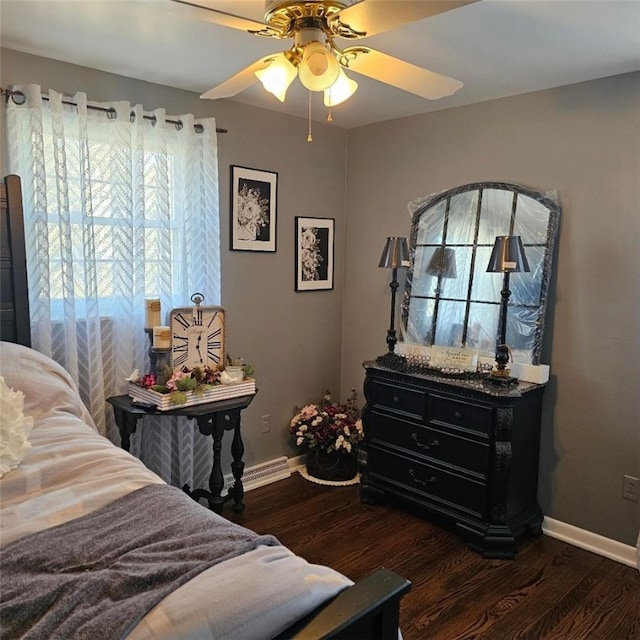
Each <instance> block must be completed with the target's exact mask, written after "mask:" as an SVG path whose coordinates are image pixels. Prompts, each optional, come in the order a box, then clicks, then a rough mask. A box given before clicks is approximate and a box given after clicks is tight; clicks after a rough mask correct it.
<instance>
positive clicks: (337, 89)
mask: <svg viewBox="0 0 640 640" xmlns="http://www.w3.org/2000/svg"><path fill="white" fill-rule="evenodd" d="M357 88H358V83H357V82H356V81H355V80H352V79H351V78H350V77H349V76H348V75H347V74H346V73H345V72H344V71H343V70H342V67H340V72H339V73H338V79H337V80H336V81H335V82H334V83H333V84H332V85H331V86H330V87H329V88H328V89H325V90H324V106H325V107H335V106H336V105H338V104H341V103H342V102H344V101H345V100H347V99H348V98H350V97H351V96H352V95H353V94H354V93H355V92H356V89H357Z"/></svg>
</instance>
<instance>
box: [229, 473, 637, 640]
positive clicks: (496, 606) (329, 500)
mask: <svg viewBox="0 0 640 640" xmlns="http://www.w3.org/2000/svg"><path fill="white" fill-rule="evenodd" d="M245 504H246V508H245V511H244V512H243V513H242V514H233V513H232V511H231V509H228V508H227V509H225V512H224V515H225V516H227V517H228V518H229V519H231V520H233V521H235V522H238V523H240V524H242V525H244V526H246V527H249V528H251V529H253V530H254V531H257V532H258V533H272V534H274V535H276V536H277V537H278V539H279V540H280V542H282V543H283V544H284V545H286V546H288V547H289V548H290V549H292V550H293V551H295V552H296V553H297V554H298V555H301V556H302V557H304V558H306V559H307V560H308V561H309V562H312V563H319V564H325V565H329V566H331V567H333V568H334V569H337V570H338V571H340V572H342V573H344V574H345V575H347V576H348V577H350V578H352V579H353V580H358V579H359V578H362V577H363V576H365V575H367V574H368V573H370V572H372V571H374V570H375V569H377V568H378V567H380V566H385V567H387V568H389V569H392V570H393V571H395V572H396V573H398V574H400V575H402V576H403V577H405V578H407V579H408V580H410V581H411V583H412V587H411V591H410V592H409V594H408V595H407V596H405V597H404V599H403V601H402V608H401V618H400V622H401V629H402V634H403V637H404V640H427V639H431V638H435V639H437V640H448V639H453V638H456V639H458V640H462V639H468V640H471V639H474V640H476V639H477V640H480V639H482V640H502V639H504V640H513V639H516V638H531V639H535V640H538V639H541V638H550V639H551V638H552V639H578V638H584V639H588V640H601V639H602V640H604V639H606V638H609V639H611V640H625V639H628V640H640V574H639V573H638V571H637V569H633V568H631V567H627V566H624V565H622V564H619V563H617V562H614V561H613V560H608V559H606V558H603V557H601V556H598V555H596V554H593V553H590V552H588V551H583V550H582V549H578V548H577V547H573V546H571V545H569V544H566V543H563V542H560V541H559V540H554V539H553V538H549V537H547V536H540V537H539V538H533V539H529V540H527V541H525V542H524V543H523V545H522V546H521V548H520V551H519V553H518V555H517V558H516V560H483V559H482V558H480V557H479V556H478V555H477V554H476V553H474V552H472V551H470V550H469V549H468V548H467V547H466V545H465V544H464V543H463V542H462V541H461V539H460V538H459V537H458V536H457V535H455V534H454V533H452V532H450V531H447V530H445V529H444V528H441V527H440V526H437V525H434V524H431V523H429V522H427V521H425V520H423V519H421V518H419V517H416V516H414V515H411V514H408V513H406V512H404V511H402V510H399V509H396V508H393V507H388V506H366V505H363V504H361V503H360V501H359V498H358V487H357V485H354V486H348V487H324V486H320V485H317V484H313V483H311V482H309V481H307V480H305V479H304V478H302V477H301V476H300V475H299V474H298V473H295V474H294V475H293V476H292V477H291V478H288V479H286V480H281V481H279V482H276V483H273V484H270V485H267V486H265V487H260V488H258V489H254V490H253V491H250V492H248V493H246V494H245Z"/></svg>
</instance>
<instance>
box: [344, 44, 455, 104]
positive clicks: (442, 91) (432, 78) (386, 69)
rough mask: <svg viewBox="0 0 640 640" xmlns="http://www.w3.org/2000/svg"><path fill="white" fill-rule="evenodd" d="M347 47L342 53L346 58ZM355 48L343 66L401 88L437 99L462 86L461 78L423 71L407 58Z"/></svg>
mask: <svg viewBox="0 0 640 640" xmlns="http://www.w3.org/2000/svg"><path fill="white" fill-rule="evenodd" d="M349 51H350V50H349V49H345V50H344V54H345V56H346V57H347V58H349V57H350V56H349ZM353 51H354V52H358V53H357V55H356V57H355V59H352V60H349V63H348V66H347V69H351V70H352V71H355V72H357V73H361V74H362V75H363V76H368V77H369V78H373V79H374V80H379V81H380V82H384V83H386V84H390V85H392V86H394V87H398V89H402V90H403V91H408V92H409V93H414V94H415V95H417V96H420V97H421V98H427V100H438V99H439V98H444V97H446V96H451V95H453V94H454V93H455V92H456V91H458V89H460V88H461V87H462V82H460V81H459V80H454V79H453V78H449V77H447V76H443V75H440V74H439V73H435V72H433V71H427V69H423V68H422V67H417V66H416V65H414V64H410V63H409V62H404V61H403V60H399V59H398V58H394V57H392V56H388V55H387V54H386V53H381V52H380V51H376V50H375V49H369V48H368V47H354V48H353Z"/></svg>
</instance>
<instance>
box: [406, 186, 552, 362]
mask: <svg viewBox="0 0 640 640" xmlns="http://www.w3.org/2000/svg"><path fill="white" fill-rule="evenodd" d="M487 190H497V191H505V192H508V193H509V194H511V197H510V200H511V202H510V203H509V207H508V209H509V210H507V207H503V208H501V209H500V210H499V211H496V210H493V209H491V210H490V211H486V210H485V211H484V214H485V222H486V220H487V218H488V217H489V215H490V216H492V217H493V218H495V219H499V220H501V221H502V223H503V225H506V221H507V220H508V228H509V234H508V235H513V230H514V224H515V219H516V212H517V214H518V216H520V218H518V225H519V227H523V225H524V224H526V221H525V222H524V223H523V222H522V216H524V215H526V214H527V207H526V204H527V201H525V200H522V198H525V197H526V198H530V199H532V200H533V201H535V203H538V205H537V206H539V205H541V207H542V208H543V209H544V210H546V211H547V213H548V219H547V224H546V234H545V238H544V241H539V242H532V241H531V240H530V239H529V240H528V239H527V238H525V237H523V243H524V246H525V252H526V249H527V246H529V247H530V248H533V247H534V246H535V247H538V251H542V259H541V261H540V264H539V269H540V270H541V273H539V274H538V277H539V281H540V282H539V287H538V286H537V283H534V284H535V286H536V288H535V290H534V293H536V294H537V304H535V303H533V304H528V305H518V304H517V303H514V301H513V299H511V300H510V302H509V312H510V313H512V312H513V309H514V308H517V307H521V308H524V307H527V309H528V313H529V314H531V315H532V317H533V319H532V320H531V321H530V322H529V323H528V325H527V326H528V329H529V331H530V332H531V334H532V336H533V345H532V347H531V348H528V349H525V350H524V352H523V353H522V354H521V358H522V357H524V358H526V361H527V362H528V363H530V364H534V365H537V364H540V355H541V350H542V338H543V334H544V324H545V315H546V308H547V296H548V289H549V281H550V277H551V273H552V267H553V259H554V250H555V244H556V239H557V235H558V227H559V220H560V211H561V207H560V203H559V201H558V200H557V198H556V197H555V194H544V193H542V192H540V191H536V190H534V189H530V188H527V187H523V186H521V185H518V184H513V183H508V182H476V183H470V184H466V185H462V186H459V187H455V188H453V189H448V190H446V191H443V192H441V193H437V194H434V195H431V196H428V197H427V198H425V199H422V200H418V201H414V202H412V203H410V205H409V208H410V210H411V211H413V217H412V223H411V236H410V241H409V250H410V267H409V269H408V270H407V277H406V279H405V288H404V294H403V298H402V304H401V329H400V334H401V341H403V342H410V343H411V344H414V345H415V344H421V345H423V346H433V345H434V342H435V339H436V337H437V336H438V329H439V325H438V305H439V304H440V302H441V301H445V302H446V301H447V300H449V301H454V302H456V303H464V304H465V315H464V320H463V323H462V328H461V331H462V338H461V346H463V347H464V346H467V344H466V342H467V337H468V329H469V309H470V306H471V304H472V303H474V304H476V303H478V302H479V303H481V304H485V303H489V304H498V306H499V302H496V301H495V300H491V301H489V300H484V299H480V300H474V299H472V295H471V292H472V284H473V278H474V273H477V272H474V264H475V257H476V253H477V252H478V247H481V252H485V251H486V250H487V247H488V246H489V245H488V244H487V243H483V242H478V236H479V232H478V230H479V228H480V225H481V222H482V215H483V195H484V193H485V191H487ZM474 191H476V192H478V193H477V198H476V200H477V202H476V210H475V212H473V217H472V218H471V219H470V220H469V225H473V229H472V230H471V231H472V235H473V241H472V242H470V241H468V238H465V239H466V240H467V241H466V242H460V241H459V238H449V237H447V233H448V230H447V227H448V224H447V222H448V216H449V213H450V209H451V201H452V199H453V198H455V197H456V196H459V195H461V194H470V192H474ZM519 202H520V204H521V206H520V207H518V204H519ZM487 206H489V205H487ZM443 207H444V214H443V212H442V209H443ZM436 216H438V217H440V216H444V222H443V231H442V238H441V241H440V243H436V242H434V243H421V244H418V240H419V232H420V228H421V225H422V227H423V228H424V226H425V223H426V225H428V224H429V223H430V222H432V221H434V220H435V218H436ZM530 217H532V216H530ZM541 230H542V227H541ZM496 235H506V234H503V233H501V234H496ZM541 235H542V234H541ZM424 247H427V248H431V247H433V251H434V253H435V251H436V250H437V247H440V248H441V250H442V251H443V252H444V251H445V250H448V249H450V248H453V247H455V248H457V249H459V248H460V247H463V248H464V249H467V250H468V249H470V250H471V267H470V271H469V273H468V274H466V275H468V277H469V285H468V288H467V295H466V298H463V297H462V296H460V297H457V298H450V299H447V298H446V297H445V296H443V295H441V293H440V284H441V282H442V279H441V278H442V277H443V276H442V273H441V274H440V275H438V276H437V278H438V282H437V285H436V286H435V292H434V293H424V292H423V293H420V294H416V295H412V289H419V288H420V289H421V290H422V291H424V290H425V286H424V285H425V281H424V280H421V278H425V276H427V275H428V276H429V277H433V272H431V273H430V274H427V271H429V269H427V270H426V271H424V270H422V271H424V273H420V272H418V273H416V272H415V267H416V253H417V249H421V250H423V248H424ZM443 255H444V253H443ZM420 258H421V259H420V260H419V263H420V264H422V256H421V257H420ZM440 269H442V265H441V266H440ZM444 277H446V276H444ZM529 286H530V287H531V286H532V285H531V284H529ZM510 287H511V288H513V287H514V283H513V281H512V282H511V285H510ZM416 299H421V300H427V301H432V306H433V312H432V313H431V314H430V316H429V315H428V314H427V315H426V316H425V318H426V319H425V321H424V324H425V325H430V326H431V329H430V330H429V332H428V334H427V337H426V338H424V339H423V341H422V342H421V343H420V342H419V341H418V342H417V341H416V340H409V339H408V338H409V337H410V333H411V332H410V331H408V330H407V325H408V322H409V315H410V311H411V303H412V300H416ZM428 304H431V303H428ZM416 308H417V307H416ZM441 323H442V320H441ZM443 326H444V325H440V331H442V328H443ZM456 326H457V325H456ZM507 326H509V325H507ZM452 328H453V326H448V327H447V329H448V330H449V331H450V330H451V329H452ZM498 330H499V328H496V333H495V341H494V345H497V344H498V342H499V335H498ZM490 335H491V336H492V337H493V333H492V332H491V333H490ZM448 346H451V345H448ZM458 346H460V345H458ZM481 355H486V356H493V355H495V346H494V348H493V351H491V350H489V351H487V350H483V351H482V353H481ZM521 361H522V360H521Z"/></svg>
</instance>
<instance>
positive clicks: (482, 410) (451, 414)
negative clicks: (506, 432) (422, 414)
mask: <svg viewBox="0 0 640 640" xmlns="http://www.w3.org/2000/svg"><path fill="white" fill-rule="evenodd" d="M428 415H429V422H436V423H442V424H446V425H451V426H454V427H462V428H464V429H469V430H471V431H477V432H478V433H482V434H484V435H486V436H490V435H491V424H492V409H491V407H489V406H483V405H478V404H472V403H471V402H465V401H463V400H456V399H454V398H448V397H447V396H440V395H438V394H436V393H430V394H429V403H428Z"/></svg>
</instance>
